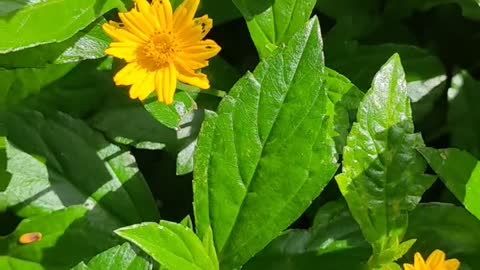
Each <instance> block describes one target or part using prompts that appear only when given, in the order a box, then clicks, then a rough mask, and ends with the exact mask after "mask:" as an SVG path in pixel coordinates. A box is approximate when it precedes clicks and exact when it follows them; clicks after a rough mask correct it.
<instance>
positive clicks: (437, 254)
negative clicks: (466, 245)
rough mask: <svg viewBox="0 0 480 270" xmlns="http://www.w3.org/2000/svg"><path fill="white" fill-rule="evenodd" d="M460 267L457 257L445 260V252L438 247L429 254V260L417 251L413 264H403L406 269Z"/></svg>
mask: <svg viewBox="0 0 480 270" xmlns="http://www.w3.org/2000/svg"><path fill="white" fill-rule="evenodd" d="M459 267H460V262H459V261H458V260H457V259H450V260H445V252H443V251H441V250H438V249H437V250H435V251H434V252H432V254H430V256H428V258H427V261H425V260H423V257H422V255H420V253H418V252H417V253H416V254H415V258H414V264H413V265H412V264H408V263H406V264H404V265H403V268H404V270H458V268H459Z"/></svg>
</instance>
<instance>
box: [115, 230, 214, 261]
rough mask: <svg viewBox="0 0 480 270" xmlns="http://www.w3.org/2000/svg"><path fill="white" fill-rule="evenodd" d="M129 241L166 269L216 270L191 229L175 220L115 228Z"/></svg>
mask: <svg viewBox="0 0 480 270" xmlns="http://www.w3.org/2000/svg"><path fill="white" fill-rule="evenodd" d="M116 233H117V234H118V235H120V236H121V237H123V238H125V239H127V240H129V241H131V242H132V243H134V244H136V245H137V246H138V247H140V248H141V249H142V250H143V251H145V252H146V253H147V254H148V255H150V256H152V257H153V258H154V259H155V260H156V261H157V262H159V263H160V264H162V265H163V266H165V267H166V268H167V269H169V270H218V262H217V264H216V265H215V262H214V261H213V259H212V258H211V257H210V256H209V255H208V252H207V250H206V249H205V247H204V246H203V243H202V242H201V241H200V239H198V237H197V236H196V235H195V233H194V232H193V231H192V230H191V229H189V228H187V227H185V226H183V225H181V224H177V223H172V222H168V221H161V222H160V224H157V223H142V224H137V225H133V226H130V227H125V228H121V229H118V230H117V231H116Z"/></svg>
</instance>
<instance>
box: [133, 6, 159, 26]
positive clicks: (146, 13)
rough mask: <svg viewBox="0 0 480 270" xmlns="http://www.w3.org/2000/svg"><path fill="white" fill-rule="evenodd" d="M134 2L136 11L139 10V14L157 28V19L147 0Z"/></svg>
mask: <svg viewBox="0 0 480 270" xmlns="http://www.w3.org/2000/svg"><path fill="white" fill-rule="evenodd" d="M135 4H136V7H137V9H138V11H140V14H141V15H142V16H143V17H144V18H145V19H146V21H147V23H148V24H149V25H150V26H156V27H157V28H158V21H157V19H156V16H154V12H153V9H152V8H151V5H150V4H149V3H148V2H147V0H135Z"/></svg>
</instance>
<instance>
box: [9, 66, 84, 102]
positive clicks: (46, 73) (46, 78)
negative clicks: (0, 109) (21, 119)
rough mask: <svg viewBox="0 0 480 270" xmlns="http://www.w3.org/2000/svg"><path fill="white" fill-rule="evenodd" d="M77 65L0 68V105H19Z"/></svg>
mask: <svg viewBox="0 0 480 270" xmlns="http://www.w3.org/2000/svg"><path fill="white" fill-rule="evenodd" d="M74 67H75V64H63V65H47V66H46V67H43V68H17V69H4V68H0V105H1V106H5V105H7V104H8V105H13V104H17V103H19V102H20V101H22V100H23V99H25V98H27V97H28V96H30V95H33V94H36V93H38V92H39V91H40V90H41V89H42V88H43V87H45V86H47V85H49V84H51V83H52V82H54V81H56V80H58V79H59V78H61V77H63V76H64V75H65V74H67V73H68V72H69V71H70V70H71V69H72V68H74Z"/></svg>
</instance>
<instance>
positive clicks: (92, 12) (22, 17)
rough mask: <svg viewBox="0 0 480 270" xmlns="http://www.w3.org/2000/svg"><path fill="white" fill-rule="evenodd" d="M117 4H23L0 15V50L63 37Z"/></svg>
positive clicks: (93, 0) (89, 0)
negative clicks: (0, 31) (13, 10)
mask: <svg viewBox="0 0 480 270" xmlns="http://www.w3.org/2000/svg"><path fill="white" fill-rule="evenodd" d="M121 6H123V3H122V2H121V1H119V0H106V1H100V0H47V1H42V2H37V3H36V4H33V5H26V6H25V7H24V8H22V9H20V10H18V11H17V12H15V13H11V14H7V15H6V16H4V17H1V18H0V29H2V39H0V53H7V52H11V51H17V50H20V49H24V48H28V47H33V46H37V45H40V44H46V43H52V42H61V41H64V40H66V39H68V38H70V37H72V36H73V35H74V34H75V33H76V32H78V31H79V30H81V29H83V28H85V27H87V26H88V25H89V24H90V23H92V22H93V21H94V20H95V19H97V18H98V17H100V15H102V14H104V13H105V12H107V11H109V10H111V9H113V8H115V7H121ZM52 18H54V19H52ZM59 26H61V27H59Z"/></svg>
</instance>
